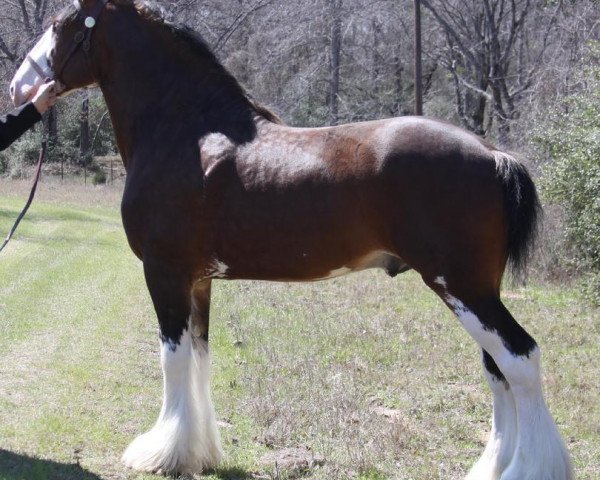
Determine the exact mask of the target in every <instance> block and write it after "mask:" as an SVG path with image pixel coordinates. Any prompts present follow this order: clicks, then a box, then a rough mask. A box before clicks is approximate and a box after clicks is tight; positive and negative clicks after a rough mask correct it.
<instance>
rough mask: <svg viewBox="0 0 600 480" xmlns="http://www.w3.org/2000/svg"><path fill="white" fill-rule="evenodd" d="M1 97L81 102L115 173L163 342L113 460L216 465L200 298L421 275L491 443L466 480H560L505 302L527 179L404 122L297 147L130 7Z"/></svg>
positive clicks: (520, 245)
mask: <svg viewBox="0 0 600 480" xmlns="http://www.w3.org/2000/svg"><path fill="white" fill-rule="evenodd" d="M28 59H29V61H26V62H24V63H23V64H22V65H21V66H20V68H19V69H18V71H17V73H16V75H15V78H14V79H13V81H12V83H11V86H10V91H11V95H12V97H13V101H14V103H15V104H17V105H20V104H22V103H24V102H26V101H27V100H28V98H29V96H30V93H31V91H32V87H35V86H38V85H39V84H40V83H41V82H43V81H44V77H45V76H48V77H52V78H56V79H57V80H58V81H60V82H61V83H62V85H63V88H64V92H65V93H66V92H69V91H72V90H76V89H79V88H83V87H86V86H89V85H93V84H96V85H98V86H99V87H100V89H101V90H102V93H103V95H104V98H105V99H106V103H107V105H108V108H109V111H110V116H111V118H112V123H113V126H114V131H115V135H116V140H117V143H118V147H119V151H120V154H121V156H122V158H123V162H124V165H125V168H126V170H127V180H126V184H125V190H124V194H123V200H122V208H121V210H122V218H123V225H124V228H125V231H126V233H127V239H128V242H129V244H130V246H131V249H132V250H133V252H134V253H135V255H137V256H138V257H139V258H140V259H141V260H142V262H143V267H144V275H145V279H146V283H147V286H148V289H149V291H150V295H151V298H152V301H153V304H154V307H155V310H156V314H157V316H158V323H159V326H160V344H161V365H162V370H163V374H164V398H163V404H162V409H161V411H160V414H159V418H158V420H157V422H156V424H155V425H154V427H153V428H152V429H151V430H150V431H149V432H147V433H145V434H143V435H141V436H139V437H138V438H136V439H135V440H134V441H133V443H131V445H130V446H129V447H128V448H127V450H126V451H125V453H124V455H123V461H124V463H125V464H126V465H127V466H129V467H131V468H134V469H139V470H144V471H151V472H161V473H164V474H170V473H174V472H179V473H184V472H201V471H205V470H207V469H210V468H212V467H215V466H216V465H217V464H218V463H219V461H220V459H221V458H222V449H221V446H220V439H219V433H218V431H217V426H216V420H215V413H214V408H213V405H212V402H211V396H210V391H209V363H210V361H209V356H208V333H209V307H210V292H211V282H212V280H213V279H229V280H234V279H255V280H274V281H312V280H320V279H326V278H330V277H334V276H337V275H342V274H346V273H350V272H353V271H357V270H362V269H366V268H382V269H384V270H385V271H387V273H388V274H390V275H392V276H394V275H396V274H397V273H400V272H403V271H405V270H408V269H414V270H416V271H417V272H418V273H419V274H420V275H421V277H422V278H423V281H424V282H425V284H426V285H428V286H429V287H430V288H431V289H432V290H433V291H434V292H435V293H436V294H437V295H438V296H439V297H440V298H441V299H442V301H443V302H445V304H446V305H447V306H448V307H449V308H450V309H451V310H452V312H454V314H455V315H456V316H457V317H458V319H459V321H460V322H461V324H462V325H463V326H464V328H465V329H466V330H467V332H468V333H469V334H470V335H471V337H473V339H474V340H475V341H476V342H477V344H478V345H479V346H480V347H481V349H482V356H483V367H484V373H485V376H486V378H487V381H488V383H489V386H490V389H491V391H492V394H493V419H492V430H491V434H490V439H489V442H488V444H487V446H486V448H485V450H484V452H483V455H482V456H481V458H480V459H479V460H478V461H477V462H476V464H475V465H474V467H473V468H472V469H471V471H470V472H469V474H468V476H467V478H468V479H469V480H492V479H494V480H497V479H500V480H570V479H572V478H573V473H572V468H571V465H570V461H569V456H568V453H567V450H566V448H565V446H564V444H563V441H562V439H561V437H560V435H559V433H558V430H557V427H556V425H555V423H554V421H553V419H552V416H551V414H550V412H549V411H548V408H547V406H546V403H545V401H544V397H543V392H542V383H541V377H540V350H539V348H538V346H537V345H536V342H535V341H534V339H533V338H532V337H531V336H530V335H529V334H528V333H527V332H526V331H525V330H524V329H523V328H522V327H521V326H520V325H519V324H518V323H517V322H516V321H515V319H514V318H513V317H512V316H511V314H510V313H509V311H508V310H507V309H506V307H505V306H504V305H503V304H502V302H501V300H500V285H501V280H502V277H503V274H504V271H505V268H506V267H507V265H512V266H514V267H515V268H517V269H518V268H519V267H523V265H524V263H525V261H526V260H527V257H528V254H529V252H530V249H531V246H532V243H533V240H534V234H535V230H536V224H537V221H538V213H539V209H540V205H539V201H538V198H537V194H536V190H535V186H534V184H533V182H532V180H531V177H530V176H529V174H528V172H527V170H526V168H525V167H524V166H523V165H522V164H521V163H519V162H518V161H517V160H515V159H514V158H513V157H512V156H510V155H509V154H507V153H504V152H502V151H500V150H498V149H496V148H494V147H492V146H491V145H488V144H487V143H485V142H484V141H482V140H481V139H479V138H478V137H476V136H474V135H472V134H470V133H468V132H466V131H464V130H462V129H459V128H457V127H454V126H452V125H449V124H446V123H442V122H440V121H435V120H431V119H426V118H422V117H404V118H395V119H387V120H378V121H371V122H364V123H356V124H349V125H342V126H337V127H326V128H293V127H289V126H285V125H283V124H282V123H281V122H280V121H279V120H278V119H277V117H276V116H275V115H274V114H272V113H270V112H269V111H268V110H267V109H265V108H264V107H261V106H260V105H258V104H257V103H256V102H254V101H253V100H252V99H251V98H250V97H249V96H248V94H246V93H245V91H244V89H243V88H242V87H241V86H240V84H239V83H238V82H237V81H236V79H235V78H234V77H233V76H232V75H231V74H230V73H229V72H228V71H227V70H226V69H225V68H224V67H223V66H222V65H221V64H220V63H219V61H218V60H217V59H216V57H215V55H214V54H213V53H211V51H210V49H209V48H208V47H207V45H206V44H205V42H204V41H203V40H202V39H201V38H200V37H199V36H198V35H197V34H196V33H194V32H193V31H191V30H189V29H187V28H185V27H181V26H177V25H174V24H171V23H169V22H167V21H166V20H165V19H164V17H163V16H162V15H161V14H160V13H157V11H156V10H154V9H153V8H152V7H151V6H149V5H148V4H146V3H144V2H142V1H135V0H75V3H74V5H70V6H68V7H66V8H65V9H64V10H63V11H62V12H61V13H60V14H59V15H58V16H57V17H56V18H55V19H54V21H53V23H52V26H51V27H50V28H49V29H48V30H47V31H46V33H45V34H44V35H43V37H42V38H41V40H40V41H39V42H38V43H37V45H36V46H35V47H34V48H33V50H32V51H31V52H30V54H29V56H28Z"/></svg>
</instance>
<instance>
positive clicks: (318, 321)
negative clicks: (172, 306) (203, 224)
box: [0, 182, 600, 480]
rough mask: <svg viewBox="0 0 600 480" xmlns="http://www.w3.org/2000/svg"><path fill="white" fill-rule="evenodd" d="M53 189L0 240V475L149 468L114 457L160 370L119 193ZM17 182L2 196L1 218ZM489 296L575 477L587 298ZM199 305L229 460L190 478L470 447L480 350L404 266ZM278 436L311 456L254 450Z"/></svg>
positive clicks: (597, 341) (352, 468)
mask: <svg viewBox="0 0 600 480" xmlns="http://www.w3.org/2000/svg"><path fill="white" fill-rule="evenodd" d="M6 184H7V182H0V187H5V186H6ZM51 187H52V185H50V186H46V187H44V185H42V191H41V192H40V198H39V199H38V200H37V201H36V202H35V203H34V205H33V207H32V209H31V212H30V213H29V214H28V216H27V217H26V218H25V220H24V221H23V223H22V225H21V227H20V229H19V230H18V232H17V234H16V236H15V239H14V240H13V241H12V243H11V244H10V246H9V247H8V248H7V250H6V251H5V252H3V253H2V254H0V480H17V479H19V480H20V479H23V480H48V479H61V480H64V479H74V480H94V479H136V480H142V479H144V480H149V479H154V478H160V477H155V476H152V475H141V474H137V473H135V472H131V471H128V470H126V469H124V468H123V467H122V466H121V464H120V462H119V458H120V455H121V453H122V452H123V450H124V449H125V447H126V446H127V444H128V443H129V442H130V441H131V440H132V439H133V438H134V437H135V436H136V435H137V434H139V433H142V432H143V431H145V430H146V429H148V428H149V427H150V426H151V425H152V424H153V422H154V421H155V419H156V416H157V414H158V411H159V409H160V403H161V395H162V391H161V390H162V379H161V374H160V367H159V357H158V336H157V333H158V332H157V322H156V319H155V316H154V312H153V309H152V307H151V302H150V299H149V296H148V293H147V291H146V287H145V284H144V280H143V275H142V268H141V264H140V262H139V261H138V260H137V259H136V258H135V257H134V256H133V254H132V253H131V252H130V250H129V248H128V246H127V242H126V239H125V236H124V233H123V230H122V226H121V221H120V218H119V213H118V205H117V198H118V192H114V191H112V190H110V189H108V188H107V190H99V189H93V188H92V187H88V188H87V189H85V188H83V187H73V188H74V189H75V190H74V192H75V193H73V192H72V193H71V194H70V195H71V197H67V196H65V195H66V194H63V193H61V190H60V189H56V188H54V189H53V188H51ZM7 188H9V187H7ZM11 188H12V187H11ZM0 191H2V192H5V190H3V189H2V188H0ZM103 192H106V200H105V201H103V200H101V199H102V195H103V194H104V193H103ZM21 194H22V192H21V191H17V192H13V191H11V192H10V194H8V193H6V192H5V193H3V194H0V234H2V235H4V233H5V232H6V231H8V228H9V227H10V225H11V224H12V220H13V219H14V217H15V216H16V215H17V213H18V211H19V210H20V208H21V206H22V203H23V197H24V195H23V196H21ZM506 303H507V305H508V306H509V308H510V309H511V311H512V312H513V314H514V315H515V317H516V318H518V319H519V320H520V321H521V323H522V324H523V325H524V326H525V327H526V328H527V329H528V330H529V331H530V332H531V333H532V335H534V337H536V339H537V340H538V343H539V344H540V345H541V348H542V351H543V364H544V380H545V388H546V395H547V400H548V403H549V405H550V408H551V411H552V413H553V414H554V416H555V418H556V419H557V421H558V424H559V428H560V430H561V431H562V433H563V436H564V438H565V439H566V441H567V444H568V446H569V449H570V451H571V453H572V455H573V460H574V463H575V467H576V470H577V473H578V478H579V479H580V480H596V479H597V478H600V411H599V395H600V375H598V367H597V365H598V359H599V358H600V322H599V321H598V313H599V312H598V310H594V309H592V308H591V307H588V306H586V305H585V304H584V303H582V301H581V300H579V297H578V295H577V291H576V290H575V288H573V287H563V286H556V285H554V286H552V285H538V284H535V282H533V284H532V285H530V286H529V287H527V288H524V289H518V290H516V291H515V290H513V291H511V292H510V294H509V295H508V296H507V299H506ZM211 315H212V317H211V328H212V330H211V345H212V353H213V396H214V403H215V406H216V409H217V415H218V417H219V419H220V420H221V422H223V426H222V427H221V434H222V436H223V440H224V447H225V450H226V453H227V460H226V462H225V463H224V465H223V467H222V468H221V469H220V470H218V471H216V472H213V473H211V474H208V475H204V476H197V478H202V479H205V480H209V479H210V480H218V479H220V480H227V479H228V480H234V479H251V478H262V479H292V478H305V479H314V480H317V479H319V480H321V479H325V480H334V479H347V478H354V479H360V480H384V479H402V480H409V479H415V480H421V479H428V480H430V479H445V480H447V479H459V478H462V477H463V476H464V474H465V473H466V471H467V470H468V468H469V467H470V465H471V464H472V463H473V462H474V461H475V460H476V458H477V457H478V455H479V454H480V453H481V451H482V449H483V446H484V443H485V435H486V432H487V431H488V430H489V427H490V423H489V422H490V415H491V406H490V403H491V396H490V394H489V392H488V390H487V388H486V386H485V383H484V381H483V376H482V374H481V371H480V367H479V361H478V358H479V352H478V350H477V348H476V346H475V345H474V343H473V342H472V341H471V339H470V338H469V337H468V336H467V334H466V333H465V332H464V331H463V330H462V329H461V327H460V325H459V324H458V322H457V321H456V320H455V319H454V317H453V316H452V315H451V314H450V312H448V311H447V310H446V309H445V307H444V306H443V305H442V303H441V302H440V301H439V300H438V299H437V298H436V297H435V295H434V294H433V293H432V292H431V291H429V290H428V289H427V288H426V287H424V286H423V285H422V283H421V281H420V279H419V277H418V276H417V275H416V274H414V273H407V274H404V275H402V276H400V277H398V278H396V279H390V278H388V277H387V276H385V275H384V274H383V273H381V272H365V273H361V274H355V275H352V276H348V277H343V278H340V279H335V280H331V281H328V282H318V283H312V284H276V283H261V282H225V281H216V282H214V286H213V303H212V310H211ZM381 408H387V409H391V410H390V411H392V412H394V416H393V418H392V419H390V418H386V417H385V416H383V415H381V414H380V413H378V412H380V411H381ZM378 409H379V410H378ZM285 447H306V448H308V449H310V450H311V451H312V452H314V453H315V454H318V455H319V456H321V457H322V458H323V459H324V461H323V462H322V464H320V465H317V466H314V467H313V468H310V469H308V470H305V471H286V470H281V469H280V468H276V467H275V465H271V464H265V463H263V462H261V457H262V456H263V455H264V454H265V453H267V452H269V451H272V450H273V449H278V448H285Z"/></svg>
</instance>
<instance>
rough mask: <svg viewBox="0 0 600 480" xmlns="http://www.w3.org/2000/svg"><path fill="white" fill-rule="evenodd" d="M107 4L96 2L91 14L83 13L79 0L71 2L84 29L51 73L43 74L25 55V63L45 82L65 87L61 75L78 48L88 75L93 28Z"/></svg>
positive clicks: (36, 64) (78, 33)
mask: <svg viewBox="0 0 600 480" xmlns="http://www.w3.org/2000/svg"><path fill="white" fill-rule="evenodd" d="M108 2H109V0H98V2H96V4H95V5H94V8H93V9H92V11H91V12H86V11H85V8H84V6H83V4H82V3H81V0H75V1H74V2H73V4H74V5H75V8H77V11H78V16H79V17H81V18H83V25H84V28H83V29H81V30H80V31H78V32H77V33H76V34H75V36H74V37H73V44H72V45H71V48H70V49H69V51H68V53H67V55H65V57H64V58H63V60H62V62H61V63H59V64H58V66H57V68H53V69H52V72H45V71H44V69H43V68H42V67H41V66H40V65H39V64H38V63H37V62H36V61H35V60H34V59H33V58H32V57H31V56H30V55H27V61H28V62H29V63H30V64H31V66H32V67H33V69H34V70H35V71H36V72H37V73H38V75H40V76H41V77H42V78H43V79H45V80H56V81H58V82H60V83H61V84H62V85H63V86H66V85H65V82H63V81H62V79H61V77H62V74H63V72H64V71H65V68H66V66H67V64H68V63H69V60H71V58H72V57H73V55H74V54H75V53H76V52H77V50H79V48H81V49H82V50H83V53H84V54H85V57H86V60H87V63H88V68H89V70H90V73H92V70H91V59H90V48H91V38H92V32H93V30H94V27H95V26H96V23H97V21H98V18H99V17H100V15H101V14H102V11H103V10H104V7H105V6H106V4H107V3H108ZM93 76H94V75H93V74H92V77H93Z"/></svg>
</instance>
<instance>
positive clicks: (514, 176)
mask: <svg viewBox="0 0 600 480" xmlns="http://www.w3.org/2000/svg"><path fill="white" fill-rule="evenodd" d="M493 155H494V159H495V160H496V171H497V174H498V178H499V179H500V181H501V182H502V188H503V191H504V207H505V209H506V215H507V219H508V263H509V266H510V269H511V271H512V273H513V275H514V276H515V277H518V276H519V275H520V274H522V273H523V272H524V271H525V268H526V267H527V261H528V260H529V257H530V256H531V253H532V251H533V246H534V244H535V240H536V237H537V233H538V228H539V222H540V220H541V216H542V206H541V204H540V201H539V198H538V195H537V192H536V189H535V185H534V184H533V180H532V179H531V175H530V174H529V172H528V171H527V168H526V167H525V166H524V165H523V164H522V163H521V162H519V161H517V160H516V159H514V158H513V157H512V156H510V155H509V154H507V153H504V152H501V151H499V150H494V151H493Z"/></svg>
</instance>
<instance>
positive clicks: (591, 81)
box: [540, 45, 600, 303]
mask: <svg viewBox="0 0 600 480" xmlns="http://www.w3.org/2000/svg"><path fill="white" fill-rule="evenodd" d="M590 50H591V51H590V54H589V62H588V67H587V68H586V69H583V71H582V78H581V85H582V89H581V93H579V94H576V95H573V96H570V97H569V98H567V99H566V100H565V103H564V105H562V106H561V107H562V111H560V112H559V111H555V112H553V113H552V114H551V116H550V128H547V129H546V131H545V132H544V133H543V134H542V135H540V141H541V142H542V144H543V145H544V147H546V149H547V152H548V153H549V156H550V158H551V161H550V162H548V163H547V164H546V165H545V166H544V168H543V175H542V192H543V195H544V197H545V198H546V199H548V200H550V201H553V202H556V203H559V204H561V205H562V206H563V207H564V209H565V212H566V217H565V219H566V234H567V238H568V241H569V242H571V243H572V245H573V246H574V247H575V250H574V251H575V252H576V253H575V255H574V258H573V260H574V261H575V262H576V264H577V266H578V267H579V268H580V269H581V270H582V271H584V272H586V277H587V278H588V283H589V288H588V291H589V293H590V296H591V297H592V299H593V300H595V301H596V302H599V303H600V288H598V287H600V62H599V60H600V45H593V46H592V48H591V49H590Z"/></svg>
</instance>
